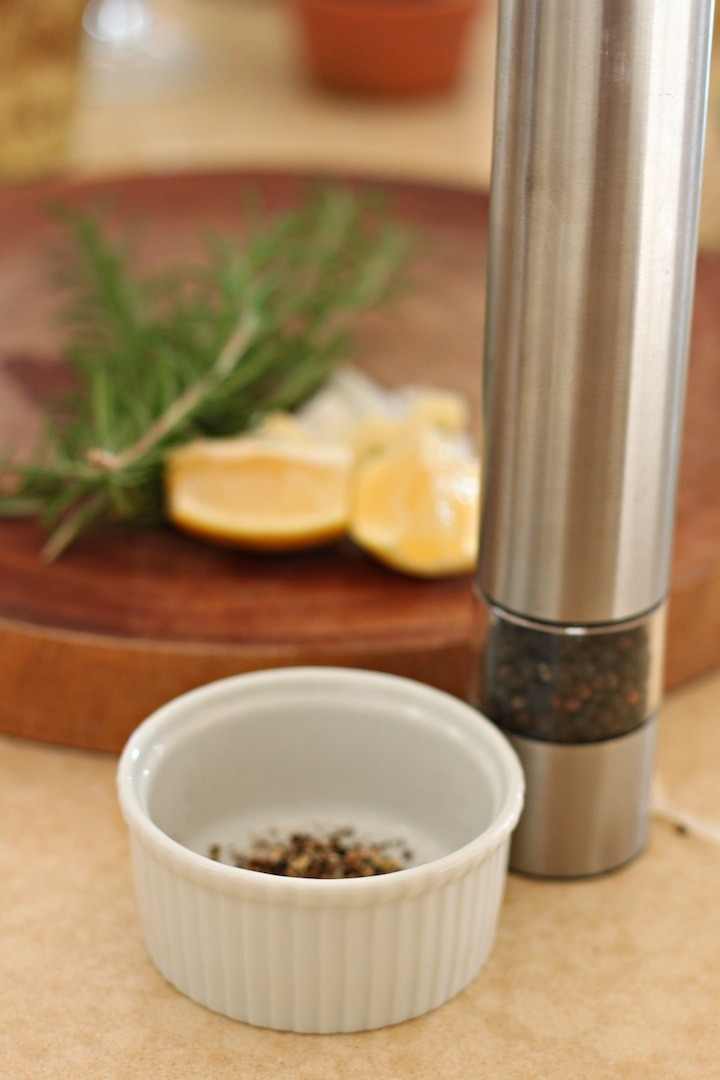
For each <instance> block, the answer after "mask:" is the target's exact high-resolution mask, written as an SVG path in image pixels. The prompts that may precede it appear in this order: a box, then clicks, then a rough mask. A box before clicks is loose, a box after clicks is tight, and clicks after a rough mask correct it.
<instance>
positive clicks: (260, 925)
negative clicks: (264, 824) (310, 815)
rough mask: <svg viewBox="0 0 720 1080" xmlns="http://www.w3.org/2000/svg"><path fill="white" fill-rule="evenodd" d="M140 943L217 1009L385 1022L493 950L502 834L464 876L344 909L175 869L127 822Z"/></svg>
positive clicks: (293, 1025)
mask: <svg viewBox="0 0 720 1080" xmlns="http://www.w3.org/2000/svg"><path fill="white" fill-rule="evenodd" d="M131 838H132V854H133V867H134V872H135V879H136V887H137V894H138V901H139V906H140V915H141V920H142V926H143V932H144V935H145V940H146V943H147V947H148V951H149V953H150V956H151V957H152V959H153V961H154V963H155V964H156V966H157V967H158V968H159V970H160V971H161V972H162V974H163V975H164V976H165V978H166V979H168V981H169V982H171V983H172V984H173V985H174V986H176V987H177V988H178V989H179V990H181V991H183V993H185V994H187V995H188V996H189V997H191V998H193V999H194V1000H195V1001H197V1002H199V1003H200V1004H202V1005H206V1006H207V1007H208V1008H210V1009H212V1010H214V1011H215V1012H218V1013H222V1014H224V1015H225V1016H229V1017H231V1018H232V1019H235V1020H244V1021H247V1022H248V1023H250V1024H257V1025H259V1026H262V1027H269V1028H276V1029H279V1030H283V1031H301V1032H339V1031H359V1030H368V1029H371V1028H377V1027H384V1026H385V1025H388V1024H395V1023H398V1022H400V1021H402V1020H408V1019H410V1018H411V1017H413V1016H419V1015H421V1014H422V1013H425V1012H427V1011H429V1010H430V1009H434V1008H435V1007H436V1006H438V1005H441V1004H442V1003H443V1002H445V1001H447V1000H449V999H450V998H451V997H453V996H454V995H455V994H456V993H458V992H459V991H460V990H462V989H463V987H465V986H467V984H468V983H469V982H470V981H471V980H472V979H473V978H474V977H475V975H476V974H477V973H478V971H479V970H480V968H481V967H482V966H483V964H484V963H485V961H486V960H487V958H488V956H489V954H490V950H491V949H492V946H493V942H494V939H495V933H496V928H497V920H498V914H499V910H500V905H501V901H502V896H503V890H504V885H505V880H506V868H507V860H508V850H509V837H508V838H507V839H506V840H504V841H503V842H502V843H501V844H500V845H499V846H498V847H495V848H494V849H493V850H491V851H489V852H488V853H487V857H486V858H485V859H484V861H482V862H480V863H479V864H476V865H473V866H470V867H469V868H468V870H467V872H465V873H462V874H461V875H459V876H455V877H453V879H452V880H441V881H440V882H438V883H436V884H435V885H433V886H431V887H429V888H427V889H426V890H424V891H421V892H416V893H414V894H413V895H400V896H395V897H392V898H389V899H385V900H384V901H381V902H379V903H368V904H360V905H353V906H343V905H338V906H337V907H327V906H305V905H297V906H293V905H291V904H287V903H273V902H268V900H260V899H251V898H248V897H247V896H240V895H235V894H234V893H233V892H232V891H229V890H228V889H227V888H221V889H218V888H215V887H214V884H213V882H208V883H202V882H200V881H197V880H191V879H190V878H189V877H186V876H183V875H181V874H178V873H177V872H176V870H175V869H173V868H172V867H170V866H168V865H167V863H166V861H164V860H161V859H158V857H157V856H156V854H155V853H154V851H152V850H151V848H149V847H148V846H146V844H144V843H142V841H141V840H140V839H139V838H138V836H137V835H136V834H135V833H134V832H133V831H132V830H131Z"/></svg>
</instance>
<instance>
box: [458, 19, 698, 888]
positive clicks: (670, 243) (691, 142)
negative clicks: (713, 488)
mask: <svg viewBox="0 0 720 1080" xmlns="http://www.w3.org/2000/svg"><path fill="white" fill-rule="evenodd" d="M712 8H713V0H500V9H499V36H498V60H497V63H498V67H497V82H496V105H495V134H494V151H493V175H492V189H491V210H490V242H489V263H488V301H487V329H486V347H485V370H484V409H485V423H484V435H483V439H484V454H483V458H484V482H483V507H482V527H481V542H480V557H479V565H478V573H477V592H478V597H479V602H480V603H482V604H485V605H487V607H488V608H489V618H490V627H489V631H488V638H487V644H486V647H485V650H484V654H483V657H482V659H481V662H480V667H481V679H480V689H479V704H480V707H481V708H482V709H483V711H484V712H485V713H486V714H487V715H489V716H490V718H491V719H493V720H494V721H495V722H496V723H497V724H498V725H499V726H500V727H501V728H502V729H503V730H504V731H505V732H506V734H508V735H509V737H510V739H511V741H512V743H513V744H514V746H515V748H516V750H517V751H518V753H519V756H520V758H521V761H522V763H523V766H524V768H525V773H526V779H527V797H526V803H525V811H524V813H523V817H522V819H521V822H520V825H519V828H518V830H517V832H516V834H515V842H514V846H513V849H512V853H511V865H512V866H513V867H514V868H515V869H518V870H521V871H525V872H527V873H531V874H538V875H543V876H554V877H576V876H583V875H588V874H595V873H600V872H602V871H606V870H610V869H612V868H614V867H617V866H620V865H621V864H623V863H625V862H627V861H628V860H629V859H631V858H632V857H633V856H635V855H636V854H637V853H638V852H639V851H641V850H642V848H643V847H644V845H645V842H646V838H647V831H648V816H649V811H648V804H649V787H650V776H651V770H652V764H653V754H654V742H655V729H656V713H657V708H658V703H659V699H660V692H661V683H662V656H663V650H664V610H665V599H666V596H667V591H668V578H669V565H670V555H671V548H672V537H673V519H674V503H675V489H676V483H677V470H678V457H679V445H680V433H681V421H682V406H683V396H684V381H685V369H686V358H687V351H688V338H689V329H690V318H691V311H692V297H693V285H694V266H695V253H696V246H697V222H698V208H699V191H700V178H701V164H702V151H703V133H704V125H705V113H706V100H707V81H708V65H709V53H710V39H711V28H712Z"/></svg>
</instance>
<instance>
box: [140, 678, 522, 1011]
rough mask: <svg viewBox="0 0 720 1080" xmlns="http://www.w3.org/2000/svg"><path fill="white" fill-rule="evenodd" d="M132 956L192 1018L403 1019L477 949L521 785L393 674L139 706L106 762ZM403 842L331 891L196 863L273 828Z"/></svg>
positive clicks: (215, 688)
mask: <svg viewBox="0 0 720 1080" xmlns="http://www.w3.org/2000/svg"><path fill="white" fill-rule="evenodd" d="M118 786H119V794H120V802H121V806H122V810H123V813H124V816H125V819H126V821H127V823H128V825H129V829H130V836H131V844H132V854H133V864H134V871H135V880H136V887H137V894H138V900H139V907H140V913H141V920H142V926H143V931H144V935H145V939H146V942H147V947H148V950H149V953H150V955H151V957H152V959H153V961H154V962H155V964H156V965H157V967H158V968H159V969H160V971H161V972H162V973H163V975H164V976H165V977H166V978H167V979H168V980H169V981H170V982H171V983H173V984H174V985H175V986H176V987H178V989H180V990H182V991H183V992H184V993H186V994H188V995H189V996H190V997H191V998H194V999H195V1000H196V1001H198V1002H201V1003H202V1004H203V1005H206V1006H207V1007H208V1008H210V1009H213V1010H215V1011H216V1012H219V1013H223V1014H225V1015H226V1016H230V1017H233V1018H234V1019H238V1020H245V1021H248V1022H249V1023H251V1024H258V1025H261V1026H264V1027H271V1028H277V1029H282V1030H289V1031H306V1032H332V1031H356V1030H362V1029H369V1028H376V1027H382V1026H384V1025H386V1024H394V1023H397V1022H398V1021H401V1020H406V1019H408V1018H410V1017H412V1016H418V1015H420V1014H421V1013H424V1012H426V1011H427V1010H429V1009H432V1008H434V1007H435V1006H437V1005H440V1004H442V1003H443V1002H444V1001H447V1000H448V998H450V997H452V996H453V995H454V994H456V993H457V992H458V991H459V990H461V989H462V988H463V987H464V986H466V985H467V983H468V982H470V980H471V979H472V978H473V977H474V976H475V975H476V974H477V972H478V971H479V969H480V968H481V967H482V965H483V963H484V962H485V960H486V959H487V957H488V955H489V953H490V949H491V947H492V944H493V941H494V938H495V931H496V925H497V918H498V912H499V909H500V904H501V900H502V894H503V889H504V884H505V878H506V867H507V857H508V848H509V842H510V835H511V833H512V830H513V829H514V827H515V825H516V823H517V820H518V817H519V815H520V811H521V808H522V802H523V791H524V784H523V777H522V771H521V768H520V765H519V763H518V760H517V758H516V757H515V754H514V752H513V750H512V749H511V747H510V745H509V743H508V742H507V741H506V739H505V738H504V736H502V735H501V734H500V733H499V732H498V730H497V729H496V728H495V727H494V726H493V725H492V724H490V723H489V722H488V721H487V720H485V719H484V718H483V717H481V716H479V715H478V713H477V712H476V711H475V710H474V709H472V708H470V706H468V705H465V704H463V703H462V702H461V701H458V700H457V699H455V698H453V697H451V696H449V695H448V694H444V693H442V692H440V691H438V690H434V689H432V688H430V687H428V686H424V685H421V684H419V683H415V682H412V681H410V680H407V679H402V678H397V677H395V676H391V675H382V674H377V673H373V672H368V671H356V670H349V669H348V670H346V669H339V668H287V669H281V670H275V671H267V672H258V673H253V674H250V675H239V676H237V677H234V678H230V679H224V680H223V681H221V682H217V683H213V684H211V685H209V686H205V687H202V688H200V689H199V690H194V691H192V692H191V693H189V694H186V695H184V696H183V697H181V698H178V699H177V700H175V701H172V702H170V704H168V705H166V706H165V707H164V708H161V709H160V710H159V711H158V712H156V713H154V714H153V715H152V716H151V717H150V718H149V719H148V720H146V721H145V722H144V723H143V724H141V726H140V727H139V728H138V729H137V731H136V732H135V734H134V735H133V736H132V737H131V739H130V740H129V742H128V744H127V746H126V748H125V750H124V752H123V754H122V757H121V760H120V765H119V771H118ZM343 825H349V826H354V827H355V828H356V829H357V831H358V833H359V835H360V836H362V837H364V838H367V839H371V840H372V839H374V840H386V839H391V838H393V839H394V838H402V839H403V840H404V841H405V842H407V844H408V845H409V847H410V848H412V849H413V851H414V853H415V857H414V860H413V862H414V865H411V866H410V867H409V868H407V869H404V870H401V871H398V872H396V873H392V874H387V875H383V876H378V877H369V878H355V879H349V880H337V881H335V880H331V881H323V880H309V879H303V878H288V877H276V876H272V875H268V874H262V873H258V872H255V871H252V870H241V869H237V868H236V867H234V866H229V865H225V864H224V863H219V862H216V861H213V860H212V859H210V858H208V857H207V852H208V850H209V846H210V844H212V843H214V842H218V843H222V844H234V846H235V847H240V848H242V847H243V845H244V844H247V843H248V842H249V839H251V838H252V837H253V836H258V835H264V834H266V833H267V832H268V831H269V830H271V829H273V828H279V829H280V830H281V831H284V830H286V829H291V828H298V829H303V828H304V829H315V830H317V829H332V828H336V827H338V826H343Z"/></svg>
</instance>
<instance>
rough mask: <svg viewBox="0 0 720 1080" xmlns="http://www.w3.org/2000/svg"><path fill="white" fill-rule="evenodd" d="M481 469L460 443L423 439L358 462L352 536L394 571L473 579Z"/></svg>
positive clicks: (415, 437) (431, 436)
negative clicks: (455, 575) (469, 574)
mask: <svg viewBox="0 0 720 1080" xmlns="http://www.w3.org/2000/svg"><path fill="white" fill-rule="evenodd" d="M479 496H480V468H479V462H478V459H477V458H476V457H475V456H474V455H473V454H472V453H471V452H469V451H468V450H467V449H466V448H465V446H464V445H463V444H461V443H460V442H458V440H455V439H450V438H447V437H444V436H442V435H440V434H438V433H437V432H434V431H427V430H423V431H418V432H415V433H414V434H412V435H410V436H408V437H407V438H406V439H405V440H403V441H402V442H399V443H395V444H393V445H391V446H390V447H388V448H387V449H386V450H385V451H383V452H382V453H379V454H377V455H376V456H371V457H369V458H366V459H365V460H364V461H362V462H360V464H359V466H358V468H357V472H356V476H355V482H354V486H353V500H352V507H351V511H350V535H351V536H352V538H353V540H354V541H355V542H356V543H357V544H358V545H359V546H360V547H362V548H364V549H365V550H366V551H367V552H369V553H370V554H371V555H373V556H375V558H377V559H379V560H380V561H381V562H384V563H386V564H387V565H388V566H391V567H392V568H393V569H395V570H401V571H402V572H403V573H407V574H413V575H416V576H420V577H444V576H446V575H449V574H461V573H467V572H468V571H470V570H471V569H472V568H473V566H474V563H475V559H476V555H477V543H478V516H479Z"/></svg>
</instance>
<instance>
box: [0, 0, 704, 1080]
mask: <svg viewBox="0 0 720 1080" xmlns="http://www.w3.org/2000/svg"><path fill="white" fill-rule="evenodd" d="M166 7H167V8H168V9H169V10H170V11H172V12H175V13H176V14H177V15H178V16H180V17H181V18H183V19H184V20H185V21H186V25H188V26H192V27H194V29H195V37H196V41H197V42H198V43H199V45H200V47H201V49H203V50H204V51H205V55H206V59H207V62H208V68H207V74H206V76H205V77H204V78H199V79H198V81H197V82H196V83H195V84H193V85H189V86H188V87H186V89H185V91H184V92H183V93H182V94H180V95H176V96H173V95H170V96H168V97H167V98H166V99H164V100H161V101H156V102H147V103H138V104H130V105H124V106H122V105H106V106H103V105H100V104H97V103H96V102H94V101H93V100H92V96H91V92H90V90H88V92H87V96H86V97H85V99H84V100H83V102H82V103H81V108H80V112H79V117H78V126H77V135H76V139H75V143H74V146H73V152H72V163H73V165H74V167H75V169H76V170H77V171H79V172H81V173H98V172H127V171H132V170H137V169H150V170H154V169H160V168H193V167H206V166H219V167H226V166H233V167H240V166H242V165H243V164H254V165H258V164H259V165H273V166H285V167H288V166H303V167H304V166H310V167H330V168H347V169H354V170H363V171H369V172H374V173H380V174H386V173H393V174H403V175H406V176H417V177H423V178H428V179H434V180H439V181H442V182H446V183H460V184H469V185H472V186H484V185H486V183H487V178H488V175H489V165H490V129H491V88H492V66H493V65H492V53H493V32H494V27H493V21H494V20H493V17H492V13H490V14H489V15H486V16H485V18H484V19H483V20H481V21H480V22H478V25H477V28H476V36H475V40H474V43H473V49H472V53H471V57H470V58H469V65H468V70H467V73H466V78H465V80H464V82H463V85H462V87H461V88H460V90H459V92H458V93H457V94H456V95H454V96H452V97H449V98H447V99H445V100H442V101H436V102H428V103H415V104H412V105H411V104H409V103H405V104H393V105H383V106H381V105H378V104H371V103H360V102H351V101H343V100H342V99H340V98H332V97H329V96H328V97H325V96H323V95H322V94H320V93H318V92H317V91H315V90H313V89H312V88H310V87H309V86H308V85H307V84H306V83H305V82H304V81H303V80H302V77H301V74H300V72H299V69H298V66H297V60H296V56H295V53H294V49H293V41H292V35H291V32H290V27H289V24H288V23H287V22H286V19H285V15H284V12H283V10H282V9H281V8H280V7H279V6H277V5H276V4H275V3H273V2H272V0H265V2H263V0H256V2H254V3H248V2H242V0H176V2H175V3H172V2H169V3H167V4H166ZM715 108H716V109H717V108H720V106H718V105H717V104H716V106H715ZM716 128H717V133H715V132H714V133H713V134H712V140H716V139H717V138H719V137H720V134H719V133H720V123H718V124H717V125H716ZM718 160H720V155H719V156H718V157H717V158H716V157H714V156H713V155H712V154H711V162H712V164H711V167H712V169H715V168H716V165H717V161H718ZM713 175H714V176H720V173H718V172H715V173H713ZM716 186H720V185H716ZM710 188H712V190H713V191H714V190H715V187H713V185H712V184H710ZM708 190H709V189H708ZM712 202H713V200H711V199H708V198H707V197H706V209H705V211H704V221H705V222H706V224H707V223H708V222H711V220H712V213H711V210H712V205H711V204H712ZM719 713H720V673H718V674H715V675H713V676H711V677H709V678H706V679H704V680H702V681H700V682H698V683H695V684H693V685H690V686H687V687H685V688H684V689H682V690H680V691H677V692H675V693H674V694H672V695H671V696H670V697H669V699H668V700H667V701H666V703H665V706H664V709H663V713H662V718H661V724H660V745H659V753H658V769H659V772H660V773H661V774H662V777H663V780H664V782H665V784H666V786H667V789H668V791H669V794H670V797H671V798H672V800H673V801H674V802H675V803H676V804H677V805H679V806H681V807H682V808H683V810H685V811H688V812H690V813H694V814H697V815H701V816H702V817H705V818H707V819H709V820H711V821H712V820H714V821H718V822H720V784H718V774H719V772H720V723H718V714H719ZM115 768H116V761H115V759H114V758H111V757H109V756H105V755H100V754H92V753H83V752H78V751H71V750H65V749H61V748H57V747H50V746H43V745H36V744H32V743H27V742H22V741H17V740H13V739H10V738H7V737H0V881H1V882H2V892H1V896H2V900H1V901H0V971H2V978H1V979H0V1061H1V1062H2V1067H0V1074H1V1075H2V1076H3V1077H7V1078H8V1080H11V1078H12V1080H26V1078H27V1080H56V1078H57V1080H61V1078H62V1080H70V1078H72V1080H83V1078H85V1077H87V1078H93V1080H97V1078H102V1080H115V1078H130V1077H173V1078H174V1080H189V1078H195V1077H197V1078H200V1077H202V1078H212V1080H224V1078H226V1077H227V1078H230V1077H232V1078H234V1080H237V1078H248V1080H250V1078H255V1077H258V1078H261V1077H273V1078H279V1077H293V1078H300V1080H328V1078H331V1077H343V1078H348V1080H354V1078H357V1080H361V1078H365V1077H373V1078H396V1077H397V1078H400V1077H403V1078H404V1077H413V1078H416V1077H417V1078H422V1077H433V1078H448V1080H449V1078H453V1080H464V1078H467V1080H470V1078H472V1080H478V1078H479V1077H487V1078H492V1080H496V1078H497V1080H513V1078H516V1077H517V1078H518V1080H520V1078H522V1080H528V1078H532V1080H534V1078H545V1077H571V1078H573V1080H583V1078H593V1080H594V1078H604V1077H608V1078H610V1077H612V1078H616V1077H622V1078H638V1080H644V1078H647V1080H660V1078H662V1080H666V1078H673V1080H675V1078H678V1080H679V1078H685V1077H697V1078H702V1080H705V1078H710V1077H713V1076H717V1075H719V1072H718V1070H719V1066H718V1061H719V1060H720V1021H719V1020H718V1011H719V1006H720V904H719V903H718V894H719V891H720V846H718V845H717V844H716V843H713V842H712V841H711V840H708V839H701V838H699V837H697V836H695V835H687V834H681V833H680V832H678V830H677V829H676V828H675V827H674V826H672V825H671V824H668V823H667V822H666V821H664V820H661V819H659V818H656V819H655V820H654V822H653V827H652V832H651V838H650V843H649V846H648V849H647V851H646V852H645V853H644V854H643V855H642V856H641V857H640V858H638V859H637V860H636V861H635V862H634V863H632V864H631V865H629V866H627V867H626V868H624V869H623V870H621V871H619V872H617V873H615V874H612V875H609V876H606V877H603V878H599V879H595V880H590V881H581V882H572V883H553V882H542V881H532V880H529V879H525V878H522V877H519V876H517V875H511V876H510V878H509V880H508V886H507V892H506V898H505V904H504V907H503V912H502V917H501V922H500V929H499V935H498V940H497V944H496V947H495V950H494V952H493V954H492V956H491V958H490V961H489V962H488V964H487V966H486V968H485V969H484V971H482V972H481V974H480V975H479V976H478V978H477V979H476V980H475V981H474V982H473V983H472V984H471V985H470V986H469V987H468V988H467V989H466V990H465V991H464V992H463V993H461V994H460V995H459V996H458V997H457V998H455V999H454V1000H453V1001H451V1002H450V1003H448V1004H447V1005H445V1006H443V1007H442V1008H440V1009H438V1010H436V1011H435V1012H433V1013H431V1014H429V1015H427V1016H425V1017H421V1018H419V1019H417V1020H414V1021H411V1022H409V1023H407V1024H403V1025H400V1026H398V1027H394V1028H389V1029H386V1030H381V1031H376V1032H370V1033H363V1034H354V1035H337V1036H304V1035H292V1034H281V1033H275V1032H269V1031H264V1030H260V1029H255V1028H252V1027H249V1026H247V1025H244V1024H239V1023H234V1022H232V1021H230V1020H226V1019H224V1018H222V1017H220V1016H216V1015H214V1014H212V1013H210V1012H208V1011H206V1010H205V1009H203V1008H201V1007H200V1006H197V1005H195V1004H193V1003H192V1002H190V1001H189V1000H188V999H186V998H184V997H183V996H182V995H180V994H179V993H178V992H176V991H175V990H174V989H173V988H172V987H170V986H169V985H168V984H167V983H166V982H165V981H164V980H163V979H162V977H161V976H160V975H159V974H158V973H157V971H156V970H155V969H154V967H153V966H152V964H151V962H150V961H149V959H148V958H147V955H146V953H145V950H144V946H143V943H142V939H141V934H140V925H139V921H138V917H137V911H136V907H135V901H134V895H133V886H132V879H131V869H130V861H129V852H128V845H127V839H126V834H125V829H124V825H123V823H122V820H121V817H120V813H119V810H118V807H117V803H116V796H115V786H114V773H115Z"/></svg>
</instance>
